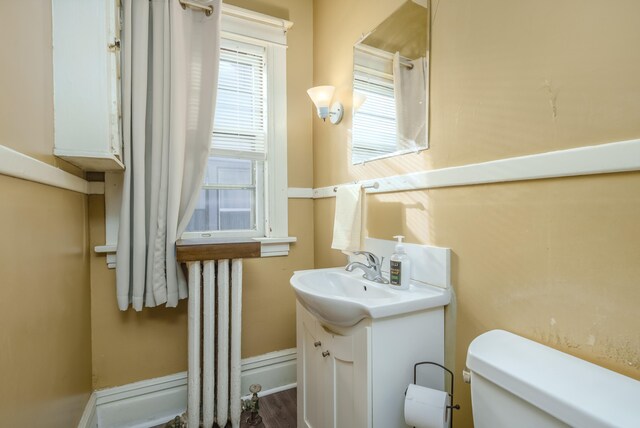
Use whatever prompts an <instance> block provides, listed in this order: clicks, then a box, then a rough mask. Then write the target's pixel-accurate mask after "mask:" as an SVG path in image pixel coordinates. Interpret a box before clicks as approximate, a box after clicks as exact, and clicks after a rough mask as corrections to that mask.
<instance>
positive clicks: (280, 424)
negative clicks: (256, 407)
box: [152, 388, 297, 428]
mask: <svg viewBox="0 0 640 428" xmlns="http://www.w3.org/2000/svg"><path fill="white" fill-rule="evenodd" d="M296 391H297V390H296V388H293V389H287V390H286V391H281V392H277V393H275V394H271V395H267V396H264V397H260V416H262V423H261V424H259V425H254V426H255V427H257V428H295V427H296V423H297V421H296V401H297V400H296ZM248 417H249V412H243V413H242V417H241V420H240V428H250V427H251V426H250V425H249V424H248V423H247V418H248ZM164 426H165V425H158V426H157V427H152V428H163V427H164ZM217 426H218V425H216V427H217ZM227 427H231V423H228V424H227Z"/></svg>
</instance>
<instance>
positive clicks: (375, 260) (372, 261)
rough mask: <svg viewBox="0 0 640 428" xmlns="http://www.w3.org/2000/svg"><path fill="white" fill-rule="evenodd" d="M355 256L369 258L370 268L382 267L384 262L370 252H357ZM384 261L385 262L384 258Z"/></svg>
mask: <svg viewBox="0 0 640 428" xmlns="http://www.w3.org/2000/svg"><path fill="white" fill-rule="evenodd" d="M353 254H355V255H357V256H365V257H366V258H367V262H368V263H369V267H374V266H376V267H378V266H381V265H382V262H381V261H380V260H379V259H378V256H376V255H375V254H373V253H370V252H369V251H355V252H354V253H353ZM382 259H383V260H384V257H383V258H382Z"/></svg>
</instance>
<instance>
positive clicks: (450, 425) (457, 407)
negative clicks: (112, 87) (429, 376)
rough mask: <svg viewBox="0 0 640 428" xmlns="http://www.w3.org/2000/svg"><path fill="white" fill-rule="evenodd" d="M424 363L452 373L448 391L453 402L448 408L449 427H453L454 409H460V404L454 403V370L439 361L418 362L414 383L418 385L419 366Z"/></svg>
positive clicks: (414, 367) (414, 366) (414, 368)
mask: <svg viewBox="0 0 640 428" xmlns="http://www.w3.org/2000/svg"><path fill="white" fill-rule="evenodd" d="M422 365H432V366H438V367H440V368H441V369H442V370H444V371H446V372H447V373H449V374H450V375H451V389H450V390H449V391H450V392H449V393H448V395H449V398H450V399H451V404H452V405H450V406H447V409H449V412H450V413H449V428H453V411H454V410H460V405H459V404H456V405H453V379H454V376H453V372H452V371H451V370H449V369H448V368H446V367H445V366H443V365H441V364H438V363H434V362H432V361H422V362H419V363H416V364H414V365H413V383H414V384H416V385H417V383H416V382H417V375H418V366H422ZM404 394H405V395H407V392H406V391H405V393H404Z"/></svg>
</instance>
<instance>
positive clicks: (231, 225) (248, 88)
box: [187, 39, 268, 237]
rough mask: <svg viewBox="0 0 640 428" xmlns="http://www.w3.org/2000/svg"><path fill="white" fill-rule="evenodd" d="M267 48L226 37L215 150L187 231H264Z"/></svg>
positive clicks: (234, 233) (254, 233) (255, 233)
mask: <svg viewBox="0 0 640 428" xmlns="http://www.w3.org/2000/svg"><path fill="white" fill-rule="evenodd" d="M265 60H266V50H265V48H264V47H263V46H255V45H251V44H247V43H242V42H239V41H235V40H228V39H223V40H222V41H221V47H220V71H219V78H218V95H217V101H216V112H215V115H214V125H213V135H212V139H211V151H210V156H209V162H208V164H207V171H206V174H205V179H204V184H203V188H202V191H201V192H200V198H199V200H198V203H197V205H196V209H195V211H194V214H193V217H191V222H190V223H189V225H188V226H187V231H188V232H196V233H198V232H199V233H201V234H215V235H218V236H225V235H226V236H229V235H232V236H250V237H261V236H265V234H264V223H265V213H264V207H265V204H264V193H265V192H264V170H265V168H264V165H265V162H266V161H267V152H266V145H265V143H266V140H267V124H268V118H267V109H268V105H267V92H266V66H265Z"/></svg>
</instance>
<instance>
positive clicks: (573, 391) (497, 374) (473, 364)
mask: <svg viewBox="0 0 640 428" xmlns="http://www.w3.org/2000/svg"><path fill="white" fill-rule="evenodd" d="M467 367H468V368H469V370H470V371H471V402H472V407H473V422H474V426H475V428H501V427H505V428H507V427H508V428H513V427H518V428H526V427H531V428H534V427H535V428H543V427H567V426H571V427H585V428H598V427H616V428H622V427H633V428H638V427H640V382H639V381H636V380H634V379H631V378H629V377H626V376H623V375H621V374H618V373H616V372H613V371H611V370H607V369H605V368H602V367H600V366H597V365H595V364H591V363H589V362H587V361H584V360H581V359H579V358H576V357H573V356H571V355H568V354H565V353H563V352H560V351H557V350H555V349H551V348H549V347H547V346H544V345H541V344H539V343H537V342H533V341H531V340H528V339H525V338H523V337H520V336H516V335H515V334H512V333H508V332H506V331H503V330H493V331H490V332H488V333H485V334H482V335H480V336H478V337H477V338H476V339H475V340H474V341H473V342H471V345H470V346H469V350H468V352H467Z"/></svg>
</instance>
